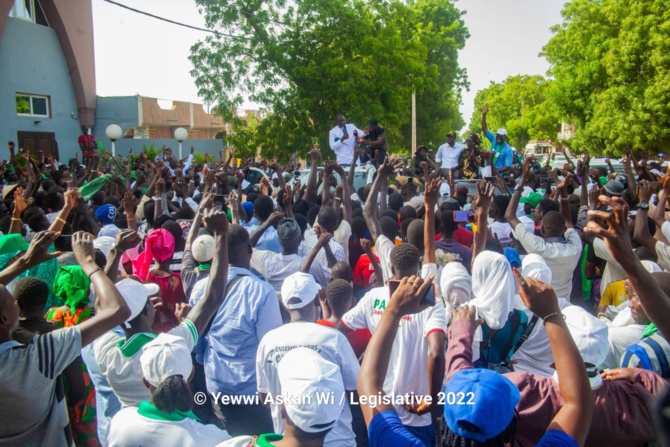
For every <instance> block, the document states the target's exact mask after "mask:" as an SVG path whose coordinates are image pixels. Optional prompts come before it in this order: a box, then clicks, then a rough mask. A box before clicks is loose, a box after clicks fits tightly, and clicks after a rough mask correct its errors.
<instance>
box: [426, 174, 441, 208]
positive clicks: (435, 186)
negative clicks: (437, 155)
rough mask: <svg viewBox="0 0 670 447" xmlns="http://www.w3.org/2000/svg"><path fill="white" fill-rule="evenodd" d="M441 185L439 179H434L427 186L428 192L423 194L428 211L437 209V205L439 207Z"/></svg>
mask: <svg viewBox="0 0 670 447" xmlns="http://www.w3.org/2000/svg"><path fill="white" fill-rule="evenodd" d="M441 185H442V180H440V179H439V178H434V179H432V180H431V181H430V183H427V184H426V191H425V192H424V194H423V203H424V205H425V207H426V209H435V205H437V200H438V198H439V196H440V186H441Z"/></svg>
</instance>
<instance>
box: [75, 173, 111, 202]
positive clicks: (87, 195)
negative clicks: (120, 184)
mask: <svg viewBox="0 0 670 447" xmlns="http://www.w3.org/2000/svg"><path fill="white" fill-rule="evenodd" d="M111 180H112V174H104V175H101V176H100V177H98V178H96V179H94V180H91V181H90V182H88V183H87V184H85V185H84V186H82V187H81V188H79V193H80V194H81V196H82V197H83V198H84V200H91V197H93V196H94V195H95V193H96V192H98V191H100V190H101V189H102V188H103V187H104V186H105V185H106V184H107V183H108V182H110V181H111Z"/></svg>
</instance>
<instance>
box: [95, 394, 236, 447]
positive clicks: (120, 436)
mask: <svg viewBox="0 0 670 447" xmlns="http://www.w3.org/2000/svg"><path fill="white" fill-rule="evenodd" d="M227 439H230V435H229V434H228V432H226V431H225V430H221V429H219V428H218V427H217V426H215V425H205V424H203V423H201V422H200V421H199V420H198V418H197V417H196V416H195V414H193V412H191V411H186V412H183V411H179V410H176V411H173V412H172V413H165V412H162V411H160V410H159V409H158V408H156V407H155V406H154V405H152V404H151V403H149V402H146V401H145V402H140V404H139V407H127V408H124V409H122V410H121V411H119V412H118V413H116V416H114V419H112V422H111V424H110V426H109V435H108V436H107V445H108V446H109V447H116V446H118V447H126V446H142V447H153V446H155V447H169V446H175V447H176V446H179V447H204V446H213V445H217V444H218V443H220V442H222V441H225V440H227Z"/></svg>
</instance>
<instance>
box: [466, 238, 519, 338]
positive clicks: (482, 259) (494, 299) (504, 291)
mask: <svg viewBox="0 0 670 447" xmlns="http://www.w3.org/2000/svg"><path fill="white" fill-rule="evenodd" d="M472 292H473V294H474V296H475V298H474V299H473V300H472V301H470V304H472V305H474V306H476V307H477V317H478V318H483V319H484V320H485V321H486V324H487V326H488V327H489V328H491V329H502V328H503V326H505V323H506V322H507V318H508V317H509V313H510V312H511V311H512V304H513V302H514V295H515V293H516V281H515V280H514V275H513V273H512V267H510V265H509V262H508V261H507V258H505V256H503V255H501V254H499V253H495V252H492V251H484V252H482V253H480V254H479V255H478V256H477V257H476V258H475V262H474V265H473V266H472Z"/></svg>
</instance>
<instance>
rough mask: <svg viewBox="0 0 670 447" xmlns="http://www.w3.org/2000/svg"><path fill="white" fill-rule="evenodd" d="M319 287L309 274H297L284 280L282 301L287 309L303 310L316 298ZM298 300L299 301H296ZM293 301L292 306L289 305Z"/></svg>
mask: <svg viewBox="0 0 670 447" xmlns="http://www.w3.org/2000/svg"><path fill="white" fill-rule="evenodd" d="M319 289H320V287H319V285H318V284H317V283H316V281H315V280H314V277H313V276H312V275H310V274H309V273H303V272H296V273H294V274H292V275H291V276H289V277H288V278H286V279H285V280H284V284H282V286H281V299H282V302H283V303H284V307H286V308H287V309H289V310H291V309H302V308H303V307H305V306H306V305H308V304H309V303H311V302H312V301H314V298H316V295H317V294H318V293H319ZM295 298H297V300H296V299H295ZM289 301H291V304H288V303H289Z"/></svg>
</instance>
